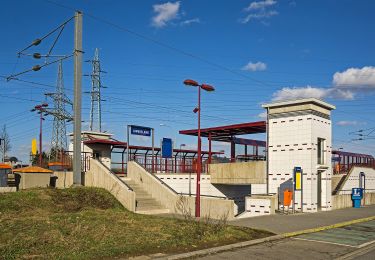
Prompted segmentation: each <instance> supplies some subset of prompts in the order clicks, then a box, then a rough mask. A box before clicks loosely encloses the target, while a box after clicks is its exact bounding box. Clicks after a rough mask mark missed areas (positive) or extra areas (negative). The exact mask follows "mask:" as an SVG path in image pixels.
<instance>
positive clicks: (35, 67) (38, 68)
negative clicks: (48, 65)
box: [32, 65, 42, 71]
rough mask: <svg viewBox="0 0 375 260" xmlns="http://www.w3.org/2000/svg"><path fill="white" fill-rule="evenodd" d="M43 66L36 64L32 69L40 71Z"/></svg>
mask: <svg viewBox="0 0 375 260" xmlns="http://www.w3.org/2000/svg"><path fill="white" fill-rule="evenodd" d="M41 68H42V67H40V66H39V65H35V66H33V68H32V70H33V71H38V70H40V69H41Z"/></svg>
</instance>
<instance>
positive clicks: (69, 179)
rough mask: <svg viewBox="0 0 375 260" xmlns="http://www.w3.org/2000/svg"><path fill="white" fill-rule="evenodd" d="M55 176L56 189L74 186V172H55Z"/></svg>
mask: <svg viewBox="0 0 375 260" xmlns="http://www.w3.org/2000/svg"><path fill="white" fill-rule="evenodd" d="M53 176H56V177H57V180H56V188H59V189H64V188H69V187H71V186H72V185H73V172H58V171H55V172H54V173H53Z"/></svg>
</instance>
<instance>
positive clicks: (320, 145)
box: [317, 138, 326, 164]
mask: <svg viewBox="0 0 375 260" xmlns="http://www.w3.org/2000/svg"><path fill="white" fill-rule="evenodd" d="M325 143H326V140H325V139H323V138H318V149H317V151H318V164H325V157H326V154H325V150H324V147H325Z"/></svg>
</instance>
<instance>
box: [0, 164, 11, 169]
mask: <svg viewBox="0 0 375 260" xmlns="http://www.w3.org/2000/svg"><path fill="white" fill-rule="evenodd" d="M0 169H12V167H11V166H10V165H8V164H5V163H0Z"/></svg>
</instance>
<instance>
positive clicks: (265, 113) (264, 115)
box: [258, 111, 267, 119]
mask: <svg viewBox="0 0 375 260" xmlns="http://www.w3.org/2000/svg"><path fill="white" fill-rule="evenodd" d="M258 117H259V118H262V119H266V118H267V112H266V111H264V112H262V113H259V114H258Z"/></svg>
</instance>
